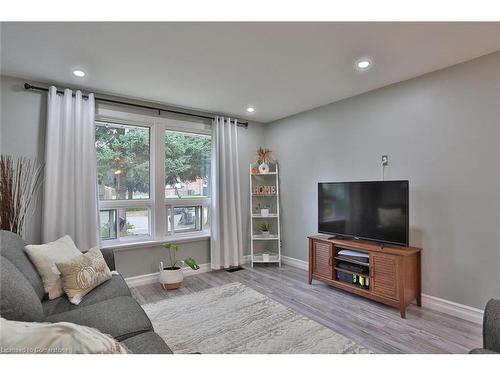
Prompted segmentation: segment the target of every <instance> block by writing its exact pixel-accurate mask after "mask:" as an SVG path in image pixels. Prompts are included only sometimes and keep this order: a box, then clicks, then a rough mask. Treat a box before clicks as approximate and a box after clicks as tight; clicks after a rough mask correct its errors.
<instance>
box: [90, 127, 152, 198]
mask: <svg viewBox="0 0 500 375" xmlns="http://www.w3.org/2000/svg"><path fill="white" fill-rule="evenodd" d="M95 143H96V157H97V182H98V186H99V199H101V200H130V199H148V198H149V181H150V175H149V164H150V162H149V154H150V147H149V128H146V127H139V126H127V125H119V124H110V123H102V122H98V123H97V126H96V133H95Z"/></svg>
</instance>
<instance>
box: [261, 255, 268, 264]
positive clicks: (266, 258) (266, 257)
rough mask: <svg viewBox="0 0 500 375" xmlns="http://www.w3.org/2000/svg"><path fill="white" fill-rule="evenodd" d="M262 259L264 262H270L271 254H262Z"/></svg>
mask: <svg viewBox="0 0 500 375" xmlns="http://www.w3.org/2000/svg"><path fill="white" fill-rule="evenodd" d="M262 260H263V261H264V262H269V254H267V253H264V254H262Z"/></svg>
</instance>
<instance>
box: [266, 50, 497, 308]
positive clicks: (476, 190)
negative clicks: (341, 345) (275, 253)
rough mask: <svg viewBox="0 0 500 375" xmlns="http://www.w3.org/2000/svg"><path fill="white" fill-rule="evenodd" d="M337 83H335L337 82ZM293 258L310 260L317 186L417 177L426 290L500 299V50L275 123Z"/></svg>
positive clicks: (413, 209) (417, 225)
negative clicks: (384, 163) (382, 168)
mask: <svg viewBox="0 0 500 375" xmlns="http://www.w3.org/2000/svg"><path fill="white" fill-rule="evenodd" d="M332 84H334V82H332ZM266 145H267V146H268V147H270V148H272V149H273V150H274V151H275V152H276V154H277V157H278V159H279V161H280V171H281V184H282V188H281V194H282V202H281V203H282V208H283V212H282V213H283V238H284V254H285V255H287V256H290V257H294V258H298V259H302V260H307V242H306V236H307V235H310V234H312V233H316V232H317V183H318V182H320V181H351V180H354V181H356V180H378V179H380V177H381V176H380V159H381V156H382V155H383V154H387V155H389V166H388V167H387V168H386V179H408V180H409V181H410V242H411V245H414V246H422V247H423V249H424V250H423V255H422V256H423V258H422V260H423V271H422V276H423V292H424V293H426V294H429V295H432V296H436V297H440V298H444V299H448V300H451V301H455V302H458V303H462V304H466V305H470V306H474V307H477V308H484V305H485V303H486V301H487V300H488V299H489V298H492V297H497V298H499V297H500V53H495V54H492V55H488V56H485V57H482V58H479V59H476V60H473V61H470V62H466V63H463V64H459V65H456V66H453V67H450V68H448V69H444V70H441V71H438V72H434V73H431V74H427V75H425V76H422V77H419V78H416V79H412V80H409V81H406V82H402V83H399V84H396V85H392V86H389V87H385V88H382V89H378V90H375V91H372V92H369V93H366V94H363V95H359V96H356V97H353V98H350V99H346V100H343V101H340V102H337V103H333V104H330V105H327V106H324V107H321V108H318V109H314V110H311V111H308V112H303V113H301V114H298V115H295V116H293V117H290V118H286V119H283V120H280V121H276V122H274V123H272V124H270V125H269V126H268V127H267V128H266Z"/></svg>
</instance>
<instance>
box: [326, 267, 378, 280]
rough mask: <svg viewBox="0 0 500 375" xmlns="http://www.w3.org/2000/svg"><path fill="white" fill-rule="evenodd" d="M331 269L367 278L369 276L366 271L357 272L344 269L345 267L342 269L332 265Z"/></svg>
mask: <svg viewBox="0 0 500 375" xmlns="http://www.w3.org/2000/svg"><path fill="white" fill-rule="evenodd" d="M333 269H334V270H335V271H339V272H344V273H348V274H350V275H357V276H362V277H367V278H369V277H370V275H367V274H366V273H359V272H355V271H349V270H346V269H343V268H340V267H334V268H333Z"/></svg>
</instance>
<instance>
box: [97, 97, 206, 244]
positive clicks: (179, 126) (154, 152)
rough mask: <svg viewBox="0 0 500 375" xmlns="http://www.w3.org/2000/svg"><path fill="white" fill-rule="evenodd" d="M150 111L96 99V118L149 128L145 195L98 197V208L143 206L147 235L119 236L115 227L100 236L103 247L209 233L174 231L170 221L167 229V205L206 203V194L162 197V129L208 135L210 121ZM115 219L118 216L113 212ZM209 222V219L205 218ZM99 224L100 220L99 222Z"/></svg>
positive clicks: (186, 238)
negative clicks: (105, 237) (107, 237)
mask: <svg viewBox="0 0 500 375" xmlns="http://www.w3.org/2000/svg"><path fill="white" fill-rule="evenodd" d="M149 113H150V111H143V112H142V113H141V112H139V111H137V110H133V111H130V110H127V108H122V107H119V108H117V107H116V106H111V105H107V104H101V103H98V105H97V109H96V118H95V121H96V122H109V123H111V124H112V123H116V124H122V125H130V126H142V127H148V128H149V143H150V153H149V162H150V173H149V177H150V184H149V186H150V188H149V199H134V200H100V199H99V204H98V208H99V211H100V210H106V209H117V208H147V209H148V212H149V235H148V236H130V237H122V238H120V237H119V230H118V229H119V228H117V238H116V239H110V240H101V244H102V245H103V247H115V248H116V246H117V245H123V246H124V247H130V246H131V245H133V244H134V243H136V244H142V243H149V242H159V243H161V242H162V241H173V240H180V241H183V240H189V239H190V238H192V239H200V238H206V237H209V236H210V229H209V228H207V229H203V228H202V230H201V231H200V230H196V231H189V232H184V233H174V225H172V228H171V231H170V232H168V231H167V228H168V227H167V207H171V208H172V210H171V212H173V208H174V207H186V206H189V207H190V206H202V210H203V207H210V202H211V199H210V198H200V199H196V198H190V199H188V200H187V199H179V198H166V197H165V132H166V131H167V130H169V131H177V132H182V133H192V134H200V135H209V136H211V135H212V130H211V125H210V124H207V123H206V122H202V121H198V122H197V121H193V120H191V121H187V120H185V119H182V120H181V119H176V118H166V117H158V116H152V115H151V114H149ZM208 215H209V217H208V220H210V209H209V210H208ZM117 220H118V216H117ZM209 222H210V221H209ZM99 225H100V223H99Z"/></svg>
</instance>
